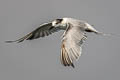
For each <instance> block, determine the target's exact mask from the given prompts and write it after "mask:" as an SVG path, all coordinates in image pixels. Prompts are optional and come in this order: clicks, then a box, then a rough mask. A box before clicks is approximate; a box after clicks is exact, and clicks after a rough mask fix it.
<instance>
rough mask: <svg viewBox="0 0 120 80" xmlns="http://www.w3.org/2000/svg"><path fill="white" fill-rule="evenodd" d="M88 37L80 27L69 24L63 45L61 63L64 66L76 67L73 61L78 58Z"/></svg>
mask: <svg viewBox="0 0 120 80" xmlns="http://www.w3.org/2000/svg"><path fill="white" fill-rule="evenodd" d="M85 39H87V38H86V35H85V33H84V32H82V31H81V30H80V29H79V27H77V26H72V25H71V24H70V25H69V26H68V28H67V30H66V32H65V33H64V35H63V40H62V46H61V63H62V64H63V65H64V66H72V67H74V64H73V61H75V60H77V59H78V58H79V57H80V55H81V51H82V48H81V46H82V43H83V42H84V40H85Z"/></svg>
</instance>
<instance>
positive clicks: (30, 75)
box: [0, 0, 120, 80]
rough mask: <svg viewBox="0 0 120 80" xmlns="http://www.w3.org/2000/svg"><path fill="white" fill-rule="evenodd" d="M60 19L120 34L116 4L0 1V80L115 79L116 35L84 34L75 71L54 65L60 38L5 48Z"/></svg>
mask: <svg viewBox="0 0 120 80" xmlns="http://www.w3.org/2000/svg"><path fill="white" fill-rule="evenodd" d="M62 17H73V18H77V19H81V20H85V21H87V22H88V23H89V24H92V25H94V27H95V28H96V29H97V30H99V31H102V32H106V33H115V34H120V1H119V0H0V80H61V79H62V80H120V37H113V36H112V37H103V36H96V35H95V34H89V35H88V40H87V41H86V42H85V43H84V46H83V50H82V56H81V57H80V59H79V60H78V62H75V69H73V68H72V67H64V66H62V65H61V63H60V47H61V35H62V33H63V31H61V32H58V33H55V34H53V35H51V36H48V37H45V38H40V39H37V40H33V41H24V42H23V43H19V44H16V43H12V44H6V43H4V41H6V40H15V39H18V38H20V37H23V36H24V35H26V34H27V33H29V32H31V31H32V30H34V29H36V28H37V27H39V25H40V24H41V23H44V22H48V21H51V20H54V19H56V18H62Z"/></svg>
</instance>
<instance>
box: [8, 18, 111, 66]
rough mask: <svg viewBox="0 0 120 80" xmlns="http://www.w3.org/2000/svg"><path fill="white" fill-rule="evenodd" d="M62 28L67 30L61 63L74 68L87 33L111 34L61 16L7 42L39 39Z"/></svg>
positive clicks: (63, 42)
mask: <svg viewBox="0 0 120 80" xmlns="http://www.w3.org/2000/svg"><path fill="white" fill-rule="evenodd" d="M60 30H65V31H64V33H63V36H62V38H63V39H62V45H61V55H60V60H61V63H62V64H63V65H64V66H72V67H73V68H74V64H73V62H74V61H76V60H78V59H79V57H80V56H81V51H82V44H83V42H84V41H85V40H86V39H87V34H86V33H95V34H100V35H109V34H104V33H101V32H99V31H97V30H96V29H95V28H93V26H92V25H90V24H88V23H87V22H85V21H82V20H78V19H74V18H61V19H55V20H53V21H51V22H48V23H44V24H41V25H40V27H38V28H37V29H35V30H34V31H32V32H31V33H29V34H27V35H26V36H24V37H22V38H20V39H18V40H15V41H6V42H8V43H12V42H18V43H19V42H22V41H24V40H33V39H38V38H40V37H45V36H48V35H50V34H52V33H54V32H58V31H60Z"/></svg>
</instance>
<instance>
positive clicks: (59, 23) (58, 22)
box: [52, 18, 66, 27]
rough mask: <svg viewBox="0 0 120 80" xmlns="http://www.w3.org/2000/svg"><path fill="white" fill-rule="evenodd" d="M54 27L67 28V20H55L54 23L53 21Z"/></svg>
mask: <svg viewBox="0 0 120 80" xmlns="http://www.w3.org/2000/svg"><path fill="white" fill-rule="evenodd" d="M52 26H54V27H66V21H65V18H61V19H55V20H54V21H52Z"/></svg>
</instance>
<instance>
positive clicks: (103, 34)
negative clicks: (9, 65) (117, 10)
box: [94, 31, 120, 37]
mask: <svg viewBox="0 0 120 80" xmlns="http://www.w3.org/2000/svg"><path fill="white" fill-rule="evenodd" d="M94 33H95V34H97V35H102V36H108V37H109V36H116V37H120V34H113V33H103V32H98V31H96V32H94Z"/></svg>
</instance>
